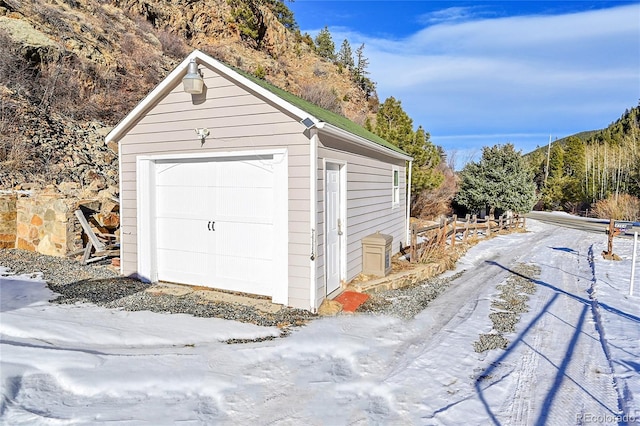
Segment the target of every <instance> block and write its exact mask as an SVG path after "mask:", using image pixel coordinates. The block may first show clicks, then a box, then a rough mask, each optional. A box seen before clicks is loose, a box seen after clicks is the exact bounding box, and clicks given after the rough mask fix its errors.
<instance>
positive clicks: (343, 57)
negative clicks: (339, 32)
mask: <svg viewBox="0 0 640 426" xmlns="http://www.w3.org/2000/svg"><path fill="white" fill-rule="evenodd" d="M337 59H338V63H339V64H341V65H342V66H343V67H344V68H346V69H347V70H348V71H350V72H351V71H353V69H354V67H355V63H354V62H353V52H352V51H351V44H349V40H347V39H346V38H345V39H344V40H343V41H342V45H341V46H340V50H339V51H338V58H337Z"/></svg>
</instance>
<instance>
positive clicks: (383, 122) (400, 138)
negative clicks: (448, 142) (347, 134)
mask: <svg viewBox="0 0 640 426" xmlns="http://www.w3.org/2000/svg"><path fill="white" fill-rule="evenodd" d="M373 132H374V133H375V134H377V135H378V136H380V137H381V138H383V139H385V140H386V141H388V142H390V143H392V144H394V145H396V146H397V147H399V148H401V149H402V150H404V151H405V152H407V153H408V154H409V155H411V156H412V157H413V163H412V169H411V190H412V193H413V194H414V195H415V194H417V193H419V192H421V191H422V190H425V189H433V188H436V187H438V186H439V185H440V184H441V183H442V180H443V179H444V177H443V176H442V173H440V171H439V170H437V166H438V164H439V162H440V155H439V154H438V150H437V148H436V147H435V146H434V145H433V144H432V143H431V141H430V136H429V134H428V133H427V132H425V131H424V129H423V128H422V126H419V127H418V129H417V130H416V131H415V132H414V131H413V120H411V118H410V117H409V116H408V115H407V113H406V112H405V111H404V110H403V109H402V104H401V102H400V101H399V100H396V99H395V98H393V97H390V98H387V99H386V100H385V101H384V103H383V104H381V105H380V108H379V109H378V113H377V115H376V124H375V128H374V129H373Z"/></svg>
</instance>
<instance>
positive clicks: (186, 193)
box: [156, 185, 215, 219]
mask: <svg viewBox="0 0 640 426" xmlns="http://www.w3.org/2000/svg"><path fill="white" fill-rule="evenodd" d="M212 193H213V195H212ZM157 194H158V196H157V204H156V206H157V207H156V208H157V212H158V215H161V216H165V217H175V218H192V219H203V218H206V217H207V216H208V215H210V214H211V206H210V203H209V202H207V200H210V199H211V197H212V196H215V188H208V187H197V186H195V187H194V186H183V185H180V186H172V185H162V186H158V191H157ZM196 200H198V201H196Z"/></svg>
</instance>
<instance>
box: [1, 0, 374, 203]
mask: <svg viewBox="0 0 640 426" xmlns="http://www.w3.org/2000/svg"><path fill="white" fill-rule="evenodd" d="M283 8H284V10H285V11H286V12H288V9H286V6H284V4H283V3H281V2H279V1H278V0H198V1H192V0H0V189H10V188H19V189H20V188H21V189H28V188H31V187H42V186H47V185H54V186H55V187H58V188H69V187H78V188H79V189H92V190H106V191H109V192H111V193H114V194H117V192H118V189H117V179H118V173H117V147H115V146H106V145H105V143H104V136H105V135H106V134H107V133H108V132H109V130H110V129H111V128H112V127H113V126H114V125H115V124H117V123H118V121H119V120H121V119H122V118H123V117H124V116H125V115H126V113H127V112H129V111H130V110H131V109H132V108H133V107H134V106H135V105H136V103H137V102H139V101H140V100H141V99H142V98H143V97H144V96H145V95H146V94H147V93H148V92H149V91H150V90H151V89H152V88H153V87H154V86H155V85H156V84H157V83H158V82H159V81H161V80H162V79H163V78H164V77H165V76H166V75H167V74H168V73H169V72H170V71H171V70H172V69H173V68H174V67H175V66H176V65H177V64H178V63H179V62H180V61H181V60H182V59H183V58H184V57H185V56H186V55H187V54H188V53H189V52H190V51H191V50H192V49H200V50H202V51H204V52H205V53H208V54H209V55H211V56H213V57H215V58H217V59H220V60H222V61H224V62H226V63H228V64H231V65H233V66H236V67H238V68H241V69H243V70H244V71H246V72H249V73H253V74H255V75H259V76H260V77H264V78H265V79H266V80H268V81H270V82H271V83H273V84H275V85H277V86H279V87H281V88H283V89H285V90H287V91H289V92H291V93H294V94H297V95H300V96H302V97H305V98H307V99H309V100H312V101H315V102H316V103H320V104H322V106H325V107H328V108H331V109H333V110H337V111H339V112H342V113H343V114H344V115H345V116H347V117H348V118H350V119H352V120H354V121H356V122H360V123H363V122H364V120H365V118H366V117H367V115H368V114H370V110H371V109H372V108H374V107H375V106H376V105H377V99H375V98H373V99H370V100H369V101H367V99H366V97H365V93H363V91H362V90H361V89H360V88H359V87H358V86H357V85H355V84H354V83H353V82H352V81H351V79H350V78H349V75H347V73H342V72H341V70H340V69H339V68H338V67H337V66H336V65H334V64H332V63H330V62H327V61H325V60H323V59H321V58H320V57H319V56H318V55H317V54H316V53H315V51H314V49H313V41H312V40H311V38H310V37H309V36H306V35H304V36H303V35H301V34H300V33H299V31H297V30H296V29H295V25H290V23H289V25H287V23H286V22H284V20H283V19H282V14H281V13H282V10H283ZM289 13H290V12H289ZM63 182H67V183H68V182H75V185H71V186H70V185H68V184H66V185H60V184H61V183H63Z"/></svg>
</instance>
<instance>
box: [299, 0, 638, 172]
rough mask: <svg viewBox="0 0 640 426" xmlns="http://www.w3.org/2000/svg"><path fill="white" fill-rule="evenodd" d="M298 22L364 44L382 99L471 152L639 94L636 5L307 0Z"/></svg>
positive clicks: (459, 157)
mask: <svg viewBox="0 0 640 426" xmlns="http://www.w3.org/2000/svg"><path fill="white" fill-rule="evenodd" d="M288 6H289V8H290V9H291V10H292V11H293V12H294V14H295V17H296V20H297V22H298V24H299V25H300V29H301V31H302V32H303V33H304V32H308V33H309V34H311V35H312V36H315V35H316V34H317V32H318V31H319V30H320V29H321V28H323V27H324V26H325V25H326V26H328V27H329V31H330V32H331V35H332V37H333V40H334V43H335V45H336V49H338V48H339V47H340V44H341V43H342V40H344V39H345V38H346V39H348V40H349V42H350V44H351V46H352V48H353V49H354V50H355V48H357V47H358V46H359V45H360V44H362V43H364V44H365V51H364V52H365V56H366V57H367V58H369V60H370V65H369V71H370V72H371V76H370V77H371V78H372V80H373V81H375V82H377V92H378V95H379V97H380V100H381V101H384V99H386V98H387V97H389V96H393V97H395V98H396V99H399V100H400V101H401V102H402V106H403V108H404V110H405V111H406V112H407V114H409V116H410V117H411V118H412V119H413V122H414V126H415V127H417V126H418V125H422V126H423V127H424V128H425V129H426V130H427V131H428V132H429V133H430V134H431V140H432V142H433V143H435V144H437V145H440V146H442V147H443V148H444V149H445V150H446V151H447V152H448V153H449V154H450V155H453V156H454V157H455V158H456V165H457V168H460V167H461V166H462V165H463V164H464V163H465V162H467V161H469V160H477V159H479V157H480V155H481V150H482V147H483V146H492V145H495V144H504V143H508V142H510V143H513V144H514V145H515V146H516V148H517V149H520V150H522V152H523V153H526V152H529V151H531V150H533V149H535V147H536V146H542V145H546V144H547V142H548V140H549V137H550V136H551V138H552V139H553V140H555V139H556V138H558V139H559V138H562V137H564V136H569V135H571V134H574V133H578V132H581V131H584V130H594V129H600V128H604V127H606V126H608V125H609V124H610V123H612V122H613V121H615V120H617V119H618V118H619V117H620V116H621V115H622V114H623V113H624V111H625V109H628V108H632V107H634V106H637V105H638V101H639V99H640V2H637V1H635V2H630V1H577V0H576V1H563V2H559V1H535V2H529V1H504V2H489V1H390V0H389V1H357V0H353V1H310V0H295V2H293V3H288Z"/></svg>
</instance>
